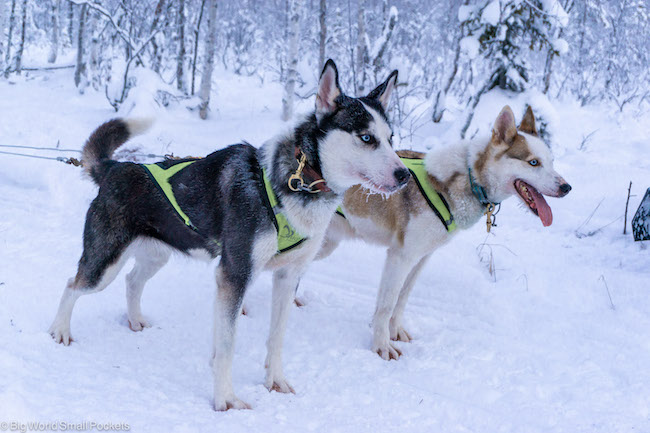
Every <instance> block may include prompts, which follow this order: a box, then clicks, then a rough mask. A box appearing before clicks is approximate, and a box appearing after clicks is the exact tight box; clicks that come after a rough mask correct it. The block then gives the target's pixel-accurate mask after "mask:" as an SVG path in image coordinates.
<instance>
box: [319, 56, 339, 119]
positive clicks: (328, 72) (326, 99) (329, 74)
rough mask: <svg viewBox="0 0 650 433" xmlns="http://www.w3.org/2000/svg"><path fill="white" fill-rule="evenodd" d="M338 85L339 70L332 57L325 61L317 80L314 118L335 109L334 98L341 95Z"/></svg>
mask: <svg viewBox="0 0 650 433" xmlns="http://www.w3.org/2000/svg"><path fill="white" fill-rule="evenodd" d="M341 94H342V92H341V88H340V87H339V72H338V70H337V69H336V65H335V64H334V61H333V60H332V59H329V60H328V61H327V62H326V63H325V67H324V68H323V72H321V74H320V80H319V81H318V92H317V93H316V118H317V119H320V118H321V117H322V116H323V115H325V114H328V113H333V112H334V111H336V98H338V97H339V96H341Z"/></svg>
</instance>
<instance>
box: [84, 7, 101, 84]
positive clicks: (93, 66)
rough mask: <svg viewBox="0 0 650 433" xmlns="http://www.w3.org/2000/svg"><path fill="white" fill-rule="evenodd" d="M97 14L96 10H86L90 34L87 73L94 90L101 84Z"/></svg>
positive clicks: (88, 32)
mask: <svg viewBox="0 0 650 433" xmlns="http://www.w3.org/2000/svg"><path fill="white" fill-rule="evenodd" d="M98 20H99V16H98V14H97V13H96V12H88V31H87V34H89V35H90V68H89V71H88V75H89V76H90V81H91V83H92V86H93V88H94V89H95V90H99V88H100V86H101V76H100V70H99V66H100V65H99V64H100V54H99V53H100V47H99V31H98V29H97V24H98Z"/></svg>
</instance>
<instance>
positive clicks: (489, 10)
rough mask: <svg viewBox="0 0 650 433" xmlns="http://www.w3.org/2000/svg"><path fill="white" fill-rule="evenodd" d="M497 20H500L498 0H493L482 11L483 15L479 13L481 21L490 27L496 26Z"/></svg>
mask: <svg viewBox="0 0 650 433" xmlns="http://www.w3.org/2000/svg"><path fill="white" fill-rule="evenodd" d="M499 18H501V7H500V5H499V0H493V1H492V2H490V3H489V4H488V5H487V6H485V8H484V9H483V13H481V21H482V22H484V23H486V24H489V25H491V26H496V25H497V24H499Z"/></svg>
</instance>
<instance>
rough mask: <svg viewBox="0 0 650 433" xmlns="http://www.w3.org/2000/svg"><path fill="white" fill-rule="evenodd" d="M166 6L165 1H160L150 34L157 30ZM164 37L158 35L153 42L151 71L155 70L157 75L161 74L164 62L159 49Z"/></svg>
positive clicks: (155, 11)
mask: <svg viewBox="0 0 650 433" xmlns="http://www.w3.org/2000/svg"><path fill="white" fill-rule="evenodd" d="M164 6H165V0H158V4H157V5H156V9H154V14H153V22H152V23H151V31H150V33H151V34H153V33H154V32H155V31H156V30H157V29H158V25H159V23H160V16H161V15H162V11H163V7H164ZM162 38H163V36H159V35H156V36H154V38H153V39H152V40H151V48H152V54H151V59H152V60H151V69H153V70H154V72H156V73H160V64H161V62H162V59H161V56H160V50H159V47H158V44H159V42H161V40H162Z"/></svg>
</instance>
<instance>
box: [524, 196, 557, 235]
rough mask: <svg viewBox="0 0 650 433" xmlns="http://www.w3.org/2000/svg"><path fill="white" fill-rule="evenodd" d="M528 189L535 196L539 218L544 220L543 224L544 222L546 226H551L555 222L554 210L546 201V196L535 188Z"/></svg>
mask: <svg viewBox="0 0 650 433" xmlns="http://www.w3.org/2000/svg"><path fill="white" fill-rule="evenodd" d="M528 191H529V192H530V193H531V195H532V196H533V200H534V201H535V208H536V209H537V213H538V215H539V219H541V220H542V224H544V227H548V226H550V225H551V224H552V223H553V212H552V211H551V207H550V206H549V205H548V203H546V200H545V199H544V196H543V195H541V194H540V193H539V192H537V190H536V189H535V188H528Z"/></svg>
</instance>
